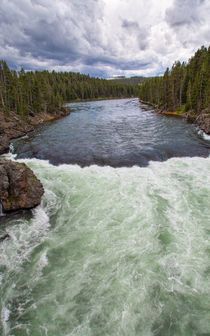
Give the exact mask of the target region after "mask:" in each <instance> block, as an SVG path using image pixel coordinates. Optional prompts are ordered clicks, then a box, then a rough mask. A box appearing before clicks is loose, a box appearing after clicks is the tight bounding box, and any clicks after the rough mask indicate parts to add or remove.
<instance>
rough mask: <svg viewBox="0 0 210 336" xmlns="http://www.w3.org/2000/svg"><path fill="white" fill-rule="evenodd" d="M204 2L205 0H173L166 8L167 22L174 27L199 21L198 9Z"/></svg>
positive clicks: (194, 23)
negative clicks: (169, 6)
mask: <svg viewBox="0 0 210 336" xmlns="http://www.w3.org/2000/svg"><path fill="white" fill-rule="evenodd" d="M204 3H205V0H175V1H174V4H173V6H172V7H171V8H169V9H167V10H166V21H167V23H168V24H169V25H170V26H171V27H174V28H176V27H180V26H183V25H196V24H198V23H201V16H200V15H199V9H200V7H201V6H202V5H203V4H204Z"/></svg>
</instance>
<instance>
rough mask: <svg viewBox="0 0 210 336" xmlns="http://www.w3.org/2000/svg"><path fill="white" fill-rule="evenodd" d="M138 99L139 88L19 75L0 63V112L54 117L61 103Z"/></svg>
mask: <svg viewBox="0 0 210 336" xmlns="http://www.w3.org/2000/svg"><path fill="white" fill-rule="evenodd" d="M133 96H135V97H137V96H138V86H136V85H129V86H128V85H125V84H124V85H123V84H119V83H116V82H113V81H107V80H104V79H99V78H91V77H90V76H89V75H81V74H80V73H73V72H62V73H60V72H59V73H57V72H55V71H52V72H49V71H35V72H32V71H30V72H25V71H24V70H23V69H22V70H21V71H19V72H17V71H15V70H11V69H9V67H8V65H7V63H6V62H5V61H0V110H2V111H8V112H9V111H15V112H16V113H17V114H19V115H20V116H24V115H27V114H29V113H39V112H41V111H43V112H47V113H53V112H54V111H56V110H57V109H59V108H61V107H62V106H63V103H64V102H69V101H72V100H79V99H98V98H115V97H116V98H117V97H119V98H121V97H133Z"/></svg>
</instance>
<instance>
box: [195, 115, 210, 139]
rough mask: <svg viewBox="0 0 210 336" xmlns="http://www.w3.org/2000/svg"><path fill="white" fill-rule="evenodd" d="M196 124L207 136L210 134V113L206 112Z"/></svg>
mask: <svg viewBox="0 0 210 336" xmlns="http://www.w3.org/2000/svg"><path fill="white" fill-rule="evenodd" d="M196 123H197V124H198V125H199V127H200V128H201V129H202V130H203V131H204V132H205V133H206V134H210V111H209V110H208V111H205V110H204V112H203V113H201V114H200V115H199V116H198V118H197V119H196Z"/></svg>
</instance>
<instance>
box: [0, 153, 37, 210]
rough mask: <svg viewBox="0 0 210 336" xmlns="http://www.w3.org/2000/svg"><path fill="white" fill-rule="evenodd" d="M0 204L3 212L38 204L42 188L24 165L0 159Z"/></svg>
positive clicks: (28, 207)
mask: <svg viewBox="0 0 210 336" xmlns="http://www.w3.org/2000/svg"><path fill="white" fill-rule="evenodd" d="M0 177H1V178H0V202H1V205H2V208H3V211H4V212H8V211H14V210H21V209H30V208H33V207H35V206H37V205H39V204H40V202H41V197H42V195H43V193H44V188H43V186H42V184H41V182H40V181H39V180H38V179H37V177H36V176H35V175H34V173H33V171H32V170H31V169H30V168H29V167H27V166H26V165H25V164H24V163H19V162H13V161H7V160H3V159H0Z"/></svg>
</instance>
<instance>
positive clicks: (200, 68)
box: [139, 46, 210, 115]
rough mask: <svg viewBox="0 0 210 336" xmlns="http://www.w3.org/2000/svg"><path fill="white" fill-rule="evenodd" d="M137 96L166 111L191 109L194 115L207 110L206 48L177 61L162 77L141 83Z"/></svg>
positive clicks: (209, 60) (209, 59)
mask: <svg viewBox="0 0 210 336" xmlns="http://www.w3.org/2000/svg"><path fill="white" fill-rule="evenodd" d="M139 97H140V99H142V100H144V101H147V102H150V103H152V104H154V105H157V106H158V107H161V108H162V109H164V110H166V111H178V112H180V113H184V112H187V111H191V112H192V113H193V114H195V115H197V114H199V113H200V112H201V111H202V110H205V109H209V107H210V47H208V49H207V48H206V47H204V46H202V47H201V48H200V49H198V50H197V51H196V53H195V55H194V56H193V57H192V58H190V60H189V61H188V63H185V62H183V63H181V62H179V61H177V62H175V63H174V64H173V66H172V68H171V70H169V68H167V69H166V71H165V73H164V76H162V77H153V78H151V79H149V80H148V81H146V82H144V83H142V84H141V86H140V91H139ZM207 112H208V111H207Z"/></svg>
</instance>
